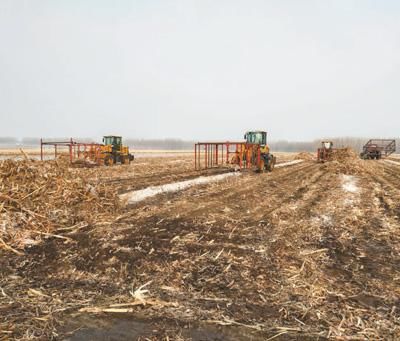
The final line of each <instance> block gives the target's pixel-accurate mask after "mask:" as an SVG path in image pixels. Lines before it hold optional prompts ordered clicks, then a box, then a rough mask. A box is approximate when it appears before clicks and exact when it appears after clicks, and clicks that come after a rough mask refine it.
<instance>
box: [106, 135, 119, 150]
mask: <svg viewBox="0 0 400 341" xmlns="http://www.w3.org/2000/svg"><path fill="white" fill-rule="evenodd" d="M103 143H104V144H105V145H106V146H112V147H113V149H120V148H121V145H122V137H121V136H111V135H109V136H104V137H103Z"/></svg>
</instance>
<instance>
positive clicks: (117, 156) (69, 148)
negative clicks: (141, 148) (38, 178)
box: [40, 135, 134, 166]
mask: <svg viewBox="0 0 400 341" xmlns="http://www.w3.org/2000/svg"><path fill="white" fill-rule="evenodd" d="M46 146H53V147H54V157H55V158H57V157H58V156H59V155H62V154H63V155H68V156H69V160H70V162H71V163H74V164H78V163H82V162H85V161H88V164H89V163H91V164H93V165H96V164H97V165H106V166H110V165H113V164H117V163H120V164H129V163H130V162H131V161H133V159H134V156H133V154H130V153H129V147H128V146H124V145H123V144H122V137H121V136H114V135H108V136H104V137H103V144H101V143H95V142H76V141H74V140H73V139H72V138H71V139H69V140H68V141H43V139H40V158H41V160H42V161H43V159H44V147H46Z"/></svg>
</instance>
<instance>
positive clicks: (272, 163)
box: [267, 156, 276, 172]
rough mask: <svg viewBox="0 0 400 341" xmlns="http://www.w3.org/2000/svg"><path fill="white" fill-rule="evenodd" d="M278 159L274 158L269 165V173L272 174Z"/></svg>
mask: <svg viewBox="0 0 400 341" xmlns="http://www.w3.org/2000/svg"><path fill="white" fill-rule="evenodd" d="M275 163H276V157H275V156H272V157H271V159H270V162H269V163H268V166H267V170H268V172H272V171H273V170H274V168H275Z"/></svg>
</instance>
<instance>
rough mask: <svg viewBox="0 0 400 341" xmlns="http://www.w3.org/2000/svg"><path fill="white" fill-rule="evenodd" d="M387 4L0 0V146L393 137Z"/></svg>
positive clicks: (396, 119)
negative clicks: (52, 141) (9, 141)
mask: <svg viewBox="0 0 400 341" xmlns="http://www.w3.org/2000/svg"><path fill="white" fill-rule="evenodd" d="M399 109H400V1H394V0H393V1H390V0H386V1H385V0H381V1H378V0H375V1H372V0H358V1H355V0H330V1H329V0H326V1H323V0H309V1H307V0H301V1H299V0H292V1H289V0H287V1H285V0H275V1H266V0H263V1H252V0H247V1H244V0H243V1H234V0H227V1H218V0H217V1H216V0H213V1H208V0H198V1H189V0H182V1H174V0H168V1H151V0H143V1H123V0H121V1H108V0H107V1H106V0H104V1H100V0H92V1H89V0H87V1H85V0H65V1H61V0H60V1H54V0H48V1H41V0H35V1H31V0H26V1H22V0H21V1H20V0H0V118H1V124H0V136H4V135H6V136H17V137H22V136H37V137H40V136H43V137H46V136H89V137H99V136H101V135H103V134H110V133H116V134H120V135H123V136H126V137H128V136H129V137H138V138H158V137H160V138H164V137H177V138H179V137H180V138H183V139H194V140H205V139H221V140H226V139H232V138H235V139H238V138H241V137H242V135H243V133H244V131H245V130H248V129H263V130H267V131H268V132H269V134H270V138H271V139H274V140H277V139H289V140H306V139H312V138H318V137H321V136H349V135H351V136H367V137H368V136H387V137H392V136H393V137H395V136H399V135H400V110H399Z"/></svg>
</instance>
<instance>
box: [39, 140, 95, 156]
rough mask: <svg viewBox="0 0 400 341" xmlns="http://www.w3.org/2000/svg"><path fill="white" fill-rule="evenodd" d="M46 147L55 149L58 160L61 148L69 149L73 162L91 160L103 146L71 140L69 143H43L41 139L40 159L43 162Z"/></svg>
mask: <svg viewBox="0 0 400 341" xmlns="http://www.w3.org/2000/svg"><path fill="white" fill-rule="evenodd" d="M46 146H52V147H54V157H55V158H57V155H58V153H59V147H67V148H68V154H69V160H70V162H72V161H73V160H74V159H78V158H82V156H83V157H84V158H90V157H91V156H94V155H96V154H97V153H98V152H99V150H100V147H101V146H102V144H100V143H81V142H76V141H74V140H72V138H71V139H69V140H68V141H43V139H40V159H41V160H42V161H43V148H44V147H46Z"/></svg>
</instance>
